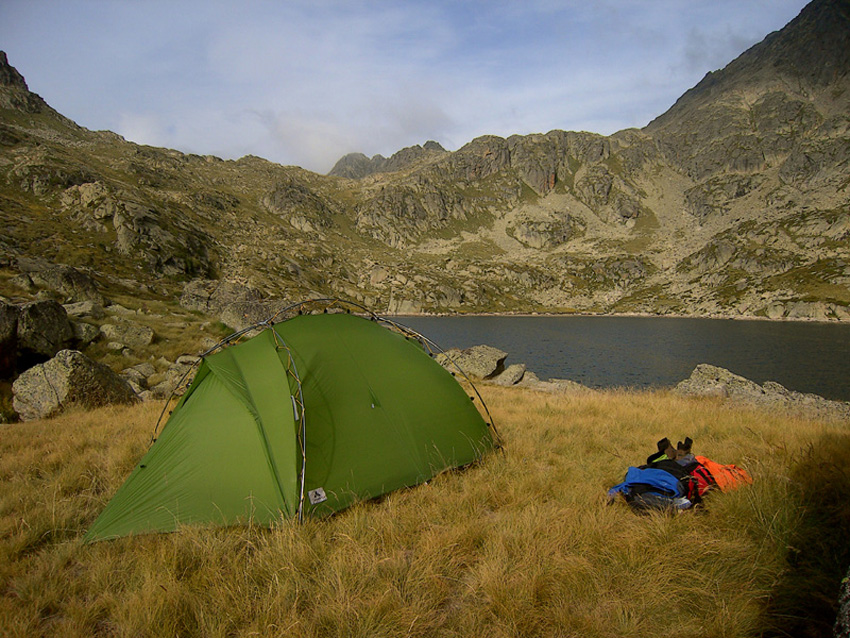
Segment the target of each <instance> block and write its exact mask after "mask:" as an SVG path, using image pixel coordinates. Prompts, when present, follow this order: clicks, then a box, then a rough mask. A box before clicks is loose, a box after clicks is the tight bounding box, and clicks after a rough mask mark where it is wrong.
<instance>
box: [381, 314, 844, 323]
mask: <svg viewBox="0 0 850 638" xmlns="http://www.w3.org/2000/svg"><path fill="white" fill-rule="evenodd" d="M384 316H386V317H425V318H427V317H531V318H533V317H614V318H617V317H629V318H645V319H665V318H666V319H713V320H716V321H721V320H722V321H765V322H777V323H822V324H830V325H842V324H847V325H850V319H846V320H845V319H813V318H811V317H777V318H775V319H774V318H771V317H760V316H756V315H721V314H718V315H686V314H680V313H670V314H663V315H661V314H654V313H651V312H587V311H583V312H521V311H517V312H419V313H411V312H407V313H387V314H385V315H384Z"/></svg>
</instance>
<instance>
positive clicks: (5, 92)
mask: <svg viewBox="0 0 850 638" xmlns="http://www.w3.org/2000/svg"><path fill="white" fill-rule="evenodd" d="M0 108H10V109H16V110H19V111H26V112H28V113H39V112H43V111H49V112H53V113H55V111H53V110H52V109H51V108H50V107H49V106H47V104H46V103H45V102H44V100H42V99H41V98H40V97H39V96H38V95H36V94H35V93H30V90H29V87H27V82H26V80H24V76H23V75H21V74H20V73H18V70H17V69H16V68H15V67H13V66H12V65H11V64H9V60H8V58H7V57H6V52H5V51H0Z"/></svg>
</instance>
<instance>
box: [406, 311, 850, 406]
mask: <svg viewBox="0 0 850 638" xmlns="http://www.w3.org/2000/svg"><path fill="white" fill-rule="evenodd" d="M393 320H394V321H396V322H398V323H400V324H403V325H405V326H408V327H410V328H412V329H414V330H415V331H417V332H419V333H420V334H422V335H423V336H425V337H427V338H428V339H430V340H431V341H433V342H434V343H436V344H437V345H438V346H439V347H441V348H443V349H449V348H468V347H470V346H474V345H481V344H486V345H489V346H493V347H495V348H499V349H500V350H503V351H505V352H507V353H508V358H507V360H506V362H505V365H510V364H512V363H525V364H526V365H527V367H528V370H531V371H533V372H534V373H536V374H537V375H538V376H539V377H540V378H541V379H548V378H559V379H570V380H571V381H576V382H578V383H581V384H584V385H586V386H589V387H592V388H611V387H629V388H636V389H646V388H665V387H672V386H675V385H676V384H677V383H678V382H679V381H681V380H683V379H686V378H688V377H689V376H690V374H691V372H692V371H693V369H694V368H695V367H696V366H697V364H700V363H710V364H712V365H716V366H720V367H722V368H726V369H727V370H729V371H731V372H734V373H735V374H739V375H741V376H743V377H746V378H748V379H751V380H753V381H755V382H757V383H764V382H765V381H776V382H778V383H780V384H782V385H783V386H785V387H786V388H788V389H789V390H797V391H798V392H810V393H813V394H818V395H820V396H823V397H825V398H828V399H834V400H840V401H850V325H848V324H840V323H817V322H790V321H760V320H738V319H735V320H732V319H697V318H680V317H676V318H674V317H630V316H605V317H595V316H452V317H421V316H404V317H394V318H393Z"/></svg>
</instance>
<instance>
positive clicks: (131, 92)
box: [0, 0, 806, 173]
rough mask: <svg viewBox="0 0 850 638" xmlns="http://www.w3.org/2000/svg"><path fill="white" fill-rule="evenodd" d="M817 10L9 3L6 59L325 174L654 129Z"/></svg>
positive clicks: (212, 149) (184, 0)
mask: <svg viewBox="0 0 850 638" xmlns="http://www.w3.org/2000/svg"><path fill="white" fill-rule="evenodd" d="M805 4H806V2H805V1H803V0H598V1H588V0H580V1H579V0H575V1H574V0H561V1H556V0H522V1H516V2H509V1H500V0H492V1H486V2H485V1H483V0H482V1H463V0H455V1H450V0H407V1H398V2H389V1H380V0H351V1H348V2H341V1H336V2H335V1H330V0H327V1H323V0H291V1H283V0H281V1H271V0H265V1H257V0H242V1H240V2H236V1H232V2H224V1H217V0H165V1H161V0H112V1H110V0H87V1H83V0H3V1H2V2H0V50H4V51H6V53H7V55H8V58H9V62H10V63H11V64H12V65H13V66H15V67H16V68H17V69H18V71H20V72H21V73H22V74H23V75H24V77H25V78H26V79H27V83H28V84H29V87H30V89H31V90H32V91H34V92H36V93H38V94H39V95H41V96H42V97H43V98H44V99H45V100H47V102H48V103H49V104H50V105H51V106H53V107H54V108H55V109H56V110H58V111H59V112H60V113H62V114H63V115H66V116H68V117H70V118H71V119H73V120H74V121H76V122H77V123H78V124H80V125H82V126H85V127H87V128H90V129H97V130H99V129H106V130H111V131H115V132H117V133H119V134H121V135H123V136H124V137H126V138H127V139H129V140H132V141H134V142H138V143H141V144H150V145H154V146H164V147H168V148H176V149H179V150H182V151H186V152H192V153H199V154H213V155H218V156H220V157H224V158H228V159H235V158H238V157H241V156H243V155H247V154H252V155H258V156H260V157H265V158H267V159H270V160H272V161H275V162H279V163H281V164H295V165H298V166H303V167H304V168H307V169H310V170H313V171H317V172H321V173H324V172H327V171H328V170H330V168H331V167H332V166H333V164H334V162H335V161H336V160H337V159H339V158H340V157H341V156H342V155H344V154H345V153H349V152H354V151H359V152H363V153H366V154H367V155H373V154H376V153H381V154H383V155H387V156H388V155H390V154H392V153H393V152H395V151H397V150H399V149H401V148H403V147H405V146H411V145H413V144H422V143H424V142H425V141H427V140H429V139H434V140H436V141H438V142H440V143H441V144H443V146H445V147H446V148H447V149H449V150H454V149H457V148H459V147H460V146H462V145H463V144H465V143H467V142H469V141H470V140H472V139H473V138H475V137H477V136H479V135H484V134H494V135H501V136H508V135H511V134H514V133H520V134H526V133H533V132H546V131H549V130H552V129H564V130H586V131H593V132H597V133H603V134H610V133H613V132H615V131H617V130H620V129H623V128H628V127H633V126H634V127H642V126H645V125H646V124H647V123H648V122H649V121H650V120H651V119H652V118H653V117H655V116H657V115H660V114H661V113H662V112H664V111H665V110H666V109H668V108H669V107H670V106H671V105H672V104H673V103H674V102H675V101H676V99H677V98H678V97H679V96H680V95H681V94H682V93H683V92H684V91H686V90H687V89H688V88H690V87H691V86H693V85H694V84H696V83H697V82H698V81H699V80H700V79H701V78H702V77H703V76H704V75H705V74H706V72H708V71H712V70H716V69H718V68H722V67H723V66H725V65H726V64H727V63H729V62H730V61H732V60H733V59H734V58H735V57H736V56H737V55H739V54H740V53H741V52H743V51H744V50H745V49H747V48H748V47H750V46H752V45H753V44H755V43H756V42H758V41H760V40H761V39H763V38H764V36H766V35H767V34H768V33H770V32H771V31H775V30H777V29H780V28H782V27H783V26H784V25H785V24H786V23H787V22H789V21H790V20H791V19H793V18H794V17H795V16H796V15H797V14H798V13H799V12H800V10H801V9H802V8H803V6H805Z"/></svg>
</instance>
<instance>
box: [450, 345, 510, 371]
mask: <svg viewBox="0 0 850 638" xmlns="http://www.w3.org/2000/svg"><path fill="white" fill-rule="evenodd" d="M507 358H508V353H507V352H502V351H501V350H499V349H497V348H494V347H493V346H483V345H482V346H472V347H471V348H466V349H465V350H459V349H457V348H452V349H451V350H446V351H445V352H441V353H439V354H437V356H436V357H435V359H436V361H437V363H439V364H440V365H441V366H443V367H444V368H446V369H447V370H448V371H449V372H458V369H457V367H460V369H461V370H463V372H465V373H466V374H468V375H469V376H470V377H472V378H476V379H490V378H493V377H495V376H496V375H499V374H501V373H502V372H504V370H505V359H507ZM455 364H456V365H455ZM456 366H457V367H456Z"/></svg>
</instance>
